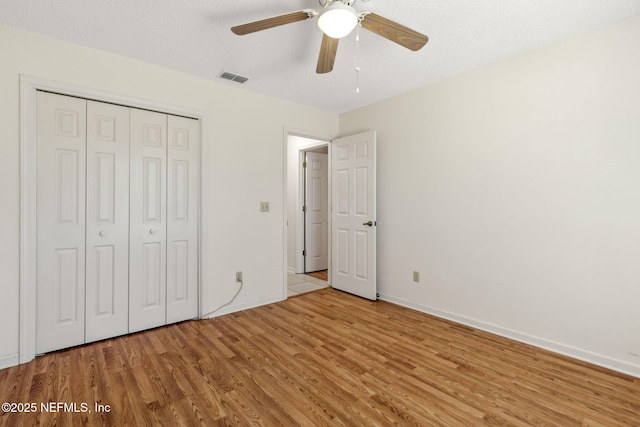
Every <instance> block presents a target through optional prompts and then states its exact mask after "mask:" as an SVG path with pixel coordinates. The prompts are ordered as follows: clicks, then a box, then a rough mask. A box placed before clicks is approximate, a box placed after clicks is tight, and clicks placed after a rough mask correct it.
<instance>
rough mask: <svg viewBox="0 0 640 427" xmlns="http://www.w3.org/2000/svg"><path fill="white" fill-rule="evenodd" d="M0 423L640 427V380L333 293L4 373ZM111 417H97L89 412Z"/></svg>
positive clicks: (60, 355)
mask: <svg viewBox="0 0 640 427" xmlns="http://www.w3.org/2000/svg"><path fill="white" fill-rule="evenodd" d="M0 401H8V402H16V403H17V402H35V403H37V404H38V405H40V404H41V403H45V404H46V403H47V402H63V403H67V404H69V403H74V402H75V403H77V404H79V403H81V402H85V403H86V404H89V405H90V407H91V409H92V411H91V412H75V413H74V412H68V411H66V412H65V411H61V412H47V411H42V410H40V406H38V411H37V412H35V413H6V412H2V413H0V426H14V425H15V426H23V425H24V426H31V425H58V426H66V425H69V426H71V425H104V426H121V425H149V426H153V425H177V426H180V425H184V426H196V425H203V426H204V425H206V426H239V425H242V426H245V425H256V426H268V427H270V426H274V425H278V426H279V425H287V426H289V425H291V426H295V425H300V426H310V425H313V426H327V427H328V426H349V427H351V426H355V425H380V426H387V425H402V426H404V425H407V426H450V425H460V426H478V425H486V426H489V425H498V426H527V425H563V426H571V425H576V426H580V425H582V426H594V427H601V426H607V427H610V426H640V379H638V378H634V377H631V376H628V375H624V374H621V373H619V372H613V371H610V370H607V369H605V368H602V367H597V366H593V365H590V364H588V363H586V362H581V361H577V360H573V359H571V358H569V357H566V356H562V355H557V354H554V353H551V352H549V351H546V350H542V349H539V348H536V347H532V346H529V345H526V344H522V343H519V342H516V341H511V340H508V339H505V338H502V337H498V336H496V335H492V334H490V333H487V332H484V331H480V330H476V329H474V328H471V327H468V326H464V325H459V324H455V323H452V322H449V321H447V320H444V319H439V318H435V317H433V316H429V315H426V314H424V313H420V312H417V311H413V310H410V309H407V308H404V307H400V306H397V305H393V304H389V303H386V302H383V301H375V302H373V301H368V300H363V299H360V298H357V297H354V296H352V295H349V294H345V293H342V292H339V291H336V290H333V289H331V288H327V289H323V290H321V291H317V292H312V293H307V294H304V295H301V296H299V297H296V298H291V299H289V300H287V301H283V302H281V303H277V304H271V305H268V306H264V307H258V308H255V309H252V310H246V311H243V312H240V313H234V314H230V315H226V316H220V317H218V318H215V319H210V320H203V321H188V322H183V323H179V324H176V325H170V326H167V327H163V328H157V329H153V330H149V331H143V332H139V333H136V334H132V335H129V336H125V337H118V338H113V339H109V340H104V341H100V342H96V343H91V344H88V345H85V346H80V347H75V348H71V349H67V350H64V351H59V352H54V353H50V354H46V355H44V356H41V357H38V358H36V360H34V361H32V362H30V363H28V364H24V365H20V366H15V367H12V368H8V369H4V370H0ZM96 403H99V404H103V405H109V407H110V411H108V412H105V411H102V412H100V411H94V410H93V409H94V404H96Z"/></svg>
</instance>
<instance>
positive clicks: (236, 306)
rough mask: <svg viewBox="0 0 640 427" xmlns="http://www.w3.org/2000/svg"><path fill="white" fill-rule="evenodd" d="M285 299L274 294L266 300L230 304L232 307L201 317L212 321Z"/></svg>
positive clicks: (280, 295)
mask: <svg viewBox="0 0 640 427" xmlns="http://www.w3.org/2000/svg"><path fill="white" fill-rule="evenodd" d="M285 299H286V297H284V296H283V295H282V294H281V293H280V294H276V295H273V296H270V297H267V298H262V299H259V300H253V301H247V302H243V303H240V304H232V305H228V306H226V307H223V308H221V309H220V310H218V311H216V312H215V313H211V314H209V315H207V316H205V317H203V319H212V318H214V317H218V316H223V315H225V314H231V313H235V312H238V311H242V310H248V309H250V308H256V307H260V306H263V305H267V304H273V303H274V302H279V301H283V300H285Z"/></svg>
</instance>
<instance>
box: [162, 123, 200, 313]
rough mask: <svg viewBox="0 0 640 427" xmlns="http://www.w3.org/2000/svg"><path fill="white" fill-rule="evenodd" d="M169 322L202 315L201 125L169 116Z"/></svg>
mask: <svg viewBox="0 0 640 427" xmlns="http://www.w3.org/2000/svg"><path fill="white" fill-rule="evenodd" d="M167 120H168V132H169V141H168V158H167V167H168V171H167V179H168V186H167V206H168V210H167V323H174V322H180V321H182V320H187V319H193V318H194V317H197V316H198V191H199V190H198V142H199V141H200V127H199V122H198V121H197V120H194V119H188V118H185V117H176V116H168V118H167Z"/></svg>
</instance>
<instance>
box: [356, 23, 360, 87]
mask: <svg viewBox="0 0 640 427" xmlns="http://www.w3.org/2000/svg"><path fill="white" fill-rule="evenodd" d="M359 64H360V23H359V22H358V25H356V93H360V65H359Z"/></svg>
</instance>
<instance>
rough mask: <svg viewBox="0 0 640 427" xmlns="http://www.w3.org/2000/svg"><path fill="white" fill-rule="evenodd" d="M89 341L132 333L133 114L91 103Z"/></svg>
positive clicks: (87, 289) (88, 233) (88, 126)
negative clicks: (131, 137)
mask: <svg viewBox="0 0 640 427" xmlns="http://www.w3.org/2000/svg"><path fill="white" fill-rule="evenodd" d="M86 257H87V259H86V262H87V267H86V268H87V272H86V274H87V275H86V331H85V334H86V341H87V342H91V341H96V340H100V339H104V338H109V337H113V336H117V335H123V334H126V333H127V332H128V330H129V328H128V320H129V109H128V108H126V107H122V106H117V105H112V104H105V103H101V102H94V101H87V255H86Z"/></svg>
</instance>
